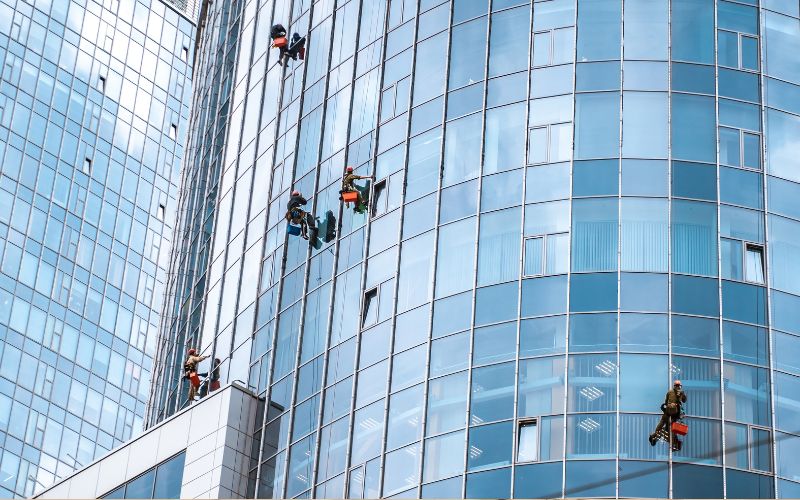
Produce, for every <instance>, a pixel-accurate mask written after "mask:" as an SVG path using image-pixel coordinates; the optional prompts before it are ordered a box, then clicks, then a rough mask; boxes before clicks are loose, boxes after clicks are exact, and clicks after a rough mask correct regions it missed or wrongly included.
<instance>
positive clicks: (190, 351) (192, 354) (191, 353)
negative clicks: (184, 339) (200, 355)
mask: <svg viewBox="0 0 800 500" xmlns="http://www.w3.org/2000/svg"><path fill="white" fill-rule="evenodd" d="M195 354H197V350H196V349H189V356H194V355H195Z"/></svg>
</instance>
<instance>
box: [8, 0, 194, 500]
mask: <svg viewBox="0 0 800 500" xmlns="http://www.w3.org/2000/svg"><path fill="white" fill-rule="evenodd" d="M193 37H194V26H193V23H192V21H190V20H189V19H187V18H185V17H183V15H181V14H180V13H178V12H177V11H176V10H174V9H173V8H172V7H171V6H169V5H168V4H165V3H164V2H162V1H160V0H136V1H134V0H124V1H119V0H107V1H103V2H98V1H95V0H56V1H51V0H35V1H34V0H0V66H1V67H2V81H1V82H0V159H2V164H0V174H1V175H0V356H2V361H0V449H1V450H2V452H1V453H0V455H1V456H0V497H9V496H29V495H31V494H32V493H34V492H35V491H38V490H41V489H42V487H44V486H48V485H49V484H51V483H53V481H54V480H55V479H56V478H59V477H63V476H64V475H65V474H67V473H69V472H70V471H71V470H73V469H74V468H78V467H80V466H81V465H83V464H86V463H88V462H91V461H92V460H93V459H94V458H95V457H98V456H100V455H103V454H104V453H105V452H106V451H108V450H110V449H111V448H112V447H114V446H116V445H117V444H119V443H121V442H123V441H126V440H128V439H129V438H130V437H131V436H132V434H134V433H136V432H138V431H140V430H141V427H142V422H143V417H144V411H145V403H146V401H147V396H148V392H149V387H150V378H151V372H152V356H153V352H154V345H155V338H156V334H157V329H158V318H159V315H160V310H161V307H162V306H161V303H162V297H163V293H164V292H163V283H164V282H165V280H166V264H167V262H168V254H169V247H170V240H171V238H172V231H173V227H174V224H173V222H171V221H172V220H173V219H174V213H175V211H176V202H175V198H176V195H177V181H178V170H179V166H180V162H181V158H182V157H183V144H182V139H181V138H182V137H183V135H184V134H185V130H186V125H187V117H188V114H189V105H188V103H189V100H188V99H189V96H190V95H191V84H190V78H191V64H192V60H191V57H192V54H193V52H194V43H193Z"/></svg>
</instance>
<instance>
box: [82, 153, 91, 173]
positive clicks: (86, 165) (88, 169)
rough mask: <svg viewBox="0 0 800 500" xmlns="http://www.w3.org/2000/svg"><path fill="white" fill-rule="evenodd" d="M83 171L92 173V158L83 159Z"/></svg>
mask: <svg viewBox="0 0 800 500" xmlns="http://www.w3.org/2000/svg"><path fill="white" fill-rule="evenodd" d="M83 173H84V174H90V173H92V159H91V158H88V157H87V158H84V160H83Z"/></svg>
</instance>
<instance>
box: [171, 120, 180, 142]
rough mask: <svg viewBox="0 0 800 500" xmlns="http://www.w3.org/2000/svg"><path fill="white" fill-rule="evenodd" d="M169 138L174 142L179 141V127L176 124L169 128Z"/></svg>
mask: <svg viewBox="0 0 800 500" xmlns="http://www.w3.org/2000/svg"><path fill="white" fill-rule="evenodd" d="M169 138H170V139H172V140H173V141H176V140H178V126H177V125H175V124H174V123H173V124H171V125H170V126H169Z"/></svg>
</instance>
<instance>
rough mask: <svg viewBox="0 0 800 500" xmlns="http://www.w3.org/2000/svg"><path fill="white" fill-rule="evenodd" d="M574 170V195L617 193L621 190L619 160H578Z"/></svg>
mask: <svg viewBox="0 0 800 500" xmlns="http://www.w3.org/2000/svg"><path fill="white" fill-rule="evenodd" d="M572 168H573V170H572V195H573V196H602V195H615V194H617V192H618V190H619V176H618V173H619V161H618V160H595V161H576V162H575V163H574V164H573V167H572Z"/></svg>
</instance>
